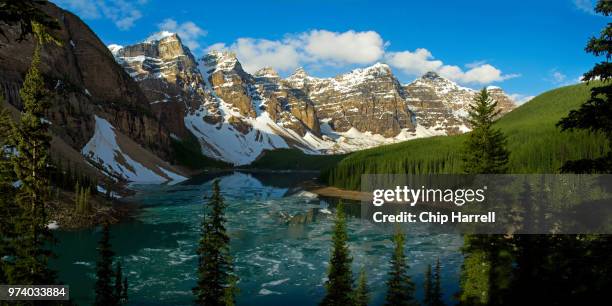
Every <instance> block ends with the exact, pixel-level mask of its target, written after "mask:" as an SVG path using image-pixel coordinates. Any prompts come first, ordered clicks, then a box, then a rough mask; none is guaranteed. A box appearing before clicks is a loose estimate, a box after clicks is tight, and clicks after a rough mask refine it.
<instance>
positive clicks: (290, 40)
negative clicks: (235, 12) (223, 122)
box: [207, 30, 385, 73]
mask: <svg viewBox="0 0 612 306" xmlns="http://www.w3.org/2000/svg"><path fill="white" fill-rule="evenodd" d="M384 47H385V43H384V41H383V39H382V38H381V37H380V35H378V33H376V32H374V31H365V32H355V31H353V30H350V31H346V32H331V31H326V30H312V31H309V32H304V33H299V34H291V35H286V36H285V38H284V39H282V40H268V39H255V38H239V39H237V40H236V42H234V43H233V44H231V45H230V46H226V45H225V44H223V43H217V44H214V45H213V46H210V47H208V48H207V49H209V50H214V49H229V50H232V51H234V52H235V53H236V56H237V57H238V59H239V60H240V62H241V63H242V66H243V67H244V69H245V70H246V71H248V72H251V73H252V72H255V71H257V70H259V69H261V68H263V67H272V68H274V69H276V70H279V71H290V70H293V69H295V68H297V67H299V66H301V65H304V64H313V65H319V66H342V65H352V64H368V63H372V62H375V61H376V60H379V59H381V58H382V57H383V55H384Z"/></svg>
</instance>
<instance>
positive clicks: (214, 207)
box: [193, 180, 237, 306]
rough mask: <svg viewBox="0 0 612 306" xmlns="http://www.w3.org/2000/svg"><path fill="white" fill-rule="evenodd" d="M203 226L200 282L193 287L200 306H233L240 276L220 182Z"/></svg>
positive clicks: (213, 193) (199, 270) (200, 252)
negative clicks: (227, 224) (234, 261)
mask: <svg viewBox="0 0 612 306" xmlns="http://www.w3.org/2000/svg"><path fill="white" fill-rule="evenodd" d="M207 206H208V207H207V208H208V213H205V215H204V218H203V220H202V225H201V234H202V238H201V239H200V242H199V246H198V249H197V254H198V282H197V286H196V287H194V288H193V293H194V295H195V297H196V300H195V302H196V304H198V305H207V306H208V305H212V306H214V305H218V306H224V305H233V304H234V303H235V292H236V287H235V286H236V285H235V284H236V282H237V276H236V275H234V273H233V265H232V259H231V257H230V245H229V243H230V237H229V236H228V235H227V233H226V229H225V222H226V219H225V203H224V202H223V197H222V196H221V191H220V189H219V181H218V180H215V181H214V182H213V192H212V196H211V197H210V200H209V202H208V205H207Z"/></svg>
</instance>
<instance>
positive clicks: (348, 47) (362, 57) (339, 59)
mask: <svg viewBox="0 0 612 306" xmlns="http://www.w3.org/2000/svg"><path fill="white" fill-rule="evenodd" d="M299 43H300V44H301V45H303V48H304V51H305V53H306V54H307V55H308V56H310V57H312V58H313V60H315V61H330V62H332V63H338V64H345V63H346V64H367V63H371V62H374V61H376V60H378V59H380V58H381V57H382V55H383V54H384V52H385V51H384V42H383V39H382V38H381V37H380V35H379V34H378V33H376V32H374V31H366V32H355V31H353V30H350V31H346V32H343V33H338V32H330V31H326V30H313V31H310V32H308V33H304V34H302V35H300V37H299Z"/></svg>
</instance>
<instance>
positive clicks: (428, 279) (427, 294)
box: [423, 264, 434, 306]
mask: <svg viewBox="0 0 612 306" xmlns="http://www.w3.org/2000/svg"><path fill="white" fill-rule="evenodd" d="M433 286H434V284H433V277H432V275H431V264H427V269H426V270H425V281H423V305H425V306H431V305H433Z"/></svg>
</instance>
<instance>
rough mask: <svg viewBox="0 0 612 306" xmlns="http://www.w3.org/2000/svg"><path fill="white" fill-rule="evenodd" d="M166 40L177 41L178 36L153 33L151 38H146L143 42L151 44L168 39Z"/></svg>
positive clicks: (166, 33) (162, 32)
mask: <svg viewBox="0 0 612 306" xmlns="http://www.w3.org/2000/svg"><path fill="white" fill-rule="evenodd" d="M168 38H172V39H179V38H178V34H176V33H174V32H169V31H160V32H157V33H154V34H152V35H151V36H149V37H147V39H145V40H144V41H143V42H145V43H153V42H155V41H160V40H162V39H168Z"/></svg>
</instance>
